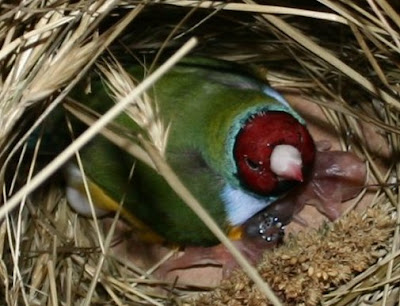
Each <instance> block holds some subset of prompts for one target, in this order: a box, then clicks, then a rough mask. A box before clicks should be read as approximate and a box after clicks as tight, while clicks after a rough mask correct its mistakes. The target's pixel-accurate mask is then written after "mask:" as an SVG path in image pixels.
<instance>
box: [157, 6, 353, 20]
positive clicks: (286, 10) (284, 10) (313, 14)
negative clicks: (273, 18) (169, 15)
mask: <svg viewBox="0 0 400 306" xmlns="http://www.w3.org/2000/svg"><path fill="white" fill-rule="evenodd" d="M163 3H165V4H170V5H175V6H193V7H199V8H222V9H223V10H226V11H239V12H253V13H264V14H287V15H293V16H303V17H310V18H316V19H323V20H328V21H334V22H338V23H343V24H347V20H346V19H345V18H343V17H341V16H339V15H337V14H332V13H324V12H318V11H311V10H303V9H296V8H291V7H283V6H275V5H262V4H245V3H225V2H222V1H200V2H199V1H193V0H192V1H190V0H189V1H186V0H180V1H174V0H172V1H171V0H164V1H163Z"/></svg>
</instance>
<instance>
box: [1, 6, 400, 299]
mask: <svg viewBox="0 0 400 306" xmlns="http://www.w3.org/2000/svg"><path fill="white" fill-rule="evenodd" d="M145 2H146V1H143V2H142V1H134V2H132V3H130V4H129V5H128V4H123V3H119V2H117V1H101V0H97V1H93V2H91V3H90V4H88V2H87V1H77V2H74V3H70V2H52V1H38V0H32V1H30V2H27V3H26V4H21V5H19V6H13V5H7V4H1V7H2V10H1V16H0V25H1V26H0V29H1V30H0V40H1V42H2V44H1V47H0V60H1V67H2V78H1V81H0V82H1V83H0V86H1V91H0V97H1V100H0V101H1V103H0V118H1V120H0V160H1V164H2V167H1V177H2V182H3V184H2V186H3V201H4V203H5V204H4V205H3V207H2V208H1V209H0V216H1V218H3V220H4V222H2V223H1V226H0V279H1V282H0V283H1V286H0V287H1V289H0V290H1V291H0V292H1V293H2V294H1V296H2V297H3V298H4V300H3V301H0V303H1V304H3V303H4V304H9V305H17V304H18V305H20V304H21V305H23V304H26V305H35V304H37V305H44V304H48V305H56V304H66V305H71V304H74V305H75V304H84V305H89V304H97V303H98V304H116V305H126V304H138V303H147V304H154V305H164V304H165V303H167V302H171V303H176V304H179V303H181V301H182V300H187V299H186V295H187V294H190V291H189V290H188V289H190V288H180V289H186V290H185V291H182V290H178V288H174V284H166V283H162V282H160V281H157V280H155V279H153V278H152V277H151V276H150V275H149V274H150V272H151V271H141V270H140V269H139V268H137V267H135V266H134V263H132V262H121V261H120V259H118V258H115V257H114V256H113V255H111V254H109V251H108V247H109V245H110V244H111V243H112V239H111V235H110V233H103V232H102V230H101V228H102V227H101V226H100V225H99V224H97V222H94V221H91V220H89V219H85V218H81V217H78V216H77V215H76V214H75V213H73V212H72V211H71V210H70V208H69V207H68V205H67V204H66V203H65V199H64V198H63V193H62V191H60V189H59V187H58V186H56V185H57V184H52V183H48V184H47V185H45V187H41V188H40V189H39V191H37V192H36V193H35V194H34V195H28V192H30V191H31V190H33V189H35V188H36V187H37V186H38V185H39V183H40V180H38V179H37V176H34V173H35V171H34V168H35V167H37V166H35V163H34V162H32V163H31V160H32V161H35V160H36V156H35V153H33V154H32V153H30V152H28V151H32V149H31V148H29V149H27V146H26V140H27V138H28V137H29V135H30V134H31V133H32V131H33V130H34V129H35V127H36V126H38V125H39V124H40V122H41V121H43V118H45V117H46V116H48V115H49V113H51V111H52V110H53V109H54V108H55V107H56V106H57V105H58V104H60V103H61V102H62V101H63V99H64V97H65V96H66V95H67V94H68V92H69V91H70V90H71V88H73V86H74V85H75V84H76V83H77V82H78V81H79V80H81V79H82V78H84V76H85V74H86V73H87V71H88V70H89V69H91V68H92V67H93V64H94V63H95V61H96V60H97V58H98V57H99V56H100V55H102V54H103V53H104V51H105V50H106V49H107V48H108V47H109V46H110V45H111V50H112V52H113V53H114V54H119V53H120V52H121V50H124V49H125V48H128V49H129V50H130V52H131V53H132V54H133V55H134V56H135V57H139V58H143V57H144V56H145V55H146V54H147V53H149V52H150V53H152V52H157V53H158V56H156V58H158V59H159V60H158V62H159V63H162V62H163V60H161V58H163V57H165V55H170V54H173V53H175V51H176V50H177V49H179V48H180V47H181V46H182V45H183V44H184V42H186V41H188V40H189V38H191V37H192V36H196V37H198V40H199V44H198V47H197V48H196V53H197V54H199V55H207V56H213V57H219V58H224V59H228V60H233V61H239V62H243V63H246V64H248V65H255V66H259V67H267V69H268V70H267V72H266V73H265V74H264V75H263V77H266V78H267V79H268V80H269V82H270V83H271V84H272V85H273V86H274V87H276V88H278V89H279V88H286V89H293V90H298V91H299V90H300V92H301V93H302V94H304V95H305V96H306V97H308V99H309V100H310V101H312V102H315V103H317V104H319V105H320V107H321V108H322V110H323V111H324V113H325V115H326V117H327V118H328V120H329V122H330V124H331V125H332V126H333V127H334V128H335V129H336V131H337V133H338V135H340V137H341V143H342V147H343V149H351V150H352V151H354V152H356V153H358V154H359V155H361V156H363V157H365V159H366V160H367V161H368V164H369V167H370V170H371V173H370V177H369V181H370V182H371V183H373V184H378V185H381V186H382V187H381V188H376V197H375V199H374V200H373V201H371V206H379V207H384V209H375V211H380V213H381V214H382V215H383V216H381V217H382V220H386V219H385V218H384V217H386V216H389V217H390V218H395V219H396V220H395V223H396V224H398V223H399V221H400V219H399V218H400V214H399V213H398V210H399V203H400V201H399V196H400V194H399V189H398V188H397V187H396V186H397V184H398V179H399V174H400V168H399V164H398V162H397V159H396V156H398V149H399V136H398V135H399V131H398V120H399V119H398V118H399V116H398V111H399V109H400V99H399V93H400V86H399V83H398V80H399V77H400V69H399V64H398V59H399V54H400V35H399V32H400V31H399V28H400V17H399V14H398V12H399V9H400V7H399V6H398V5H397V4H396V3H395V1H393V3H391V2H388V1H387V0H366V1H362V0H360V1H345V0H343V1H339V0H338V1H329V0H323V1H318V2H315V3H313V5H312V4H310V3H308V4H304V5H302V4H297V5H291V7H285V6H284V5H283V4H280V5H279V6H266V5H259V4H256V3H255V2H254V1H242V2H240V3H239V2H238V3H229V4H225V3H223V2H210V1H202V2H198V1H170V0H165V1H159V3H158V4H157V5H155V4H154V3H152V5H147V6H146V4H145ZM147 2H149V3H151V2H152V1H147ZM396 6H397V7H396ZM152 16H158V18H156V19H157V20H155V18H153V17H152ZM145 25H146V26H145ZM126 28H128V31H125V32H124V33H123V34H122V36H120V34H121V33H122V32H123V31H124V30H125V29H126ZM117 37H119V39H118V40H116V38H117ZM185 52H187V51H185ZM151 70H152V69H151ZM263 71H264V70H260V74H262V73H263ZM125 100H128V99H125ZM310 103H311V102H310ZM121 109H122V107H121ZM161 116H162V114H161ZM105 120H106V119H103V123H105V122H106V121H105ZM360 123H368V124H370V125H371V126H372V127H373V129H377V130H379V133H380V134H381V135H382V136H383V138H384V139H385V140H386V141H387V143H388V144H389V147H390V150H391V151H392V152H393V155H390V154H386V155H385V154H384V153H383V152H382V150H380V149H379V148H376V147H371V146H370V145H369V144H368V143H367V142H366V137H365V134H364V132H365V131H364V129H363V128H362V126H361V125H360ZM93 133H94V132H93ZM89 136H90V135H89ZM86 141H87V140H86ZM84 142H85V141H82V142H81V143H79V142H78V144H77V145H76V148H77V147H78V146H79V145H83V144H84ZM134 146H136V147H135V148H136V149H133V150H132V151H133V154H139V155H140V154H141V155H140V156H142V158H144V159H147V161H148V162H153V163H154V164H155V165H156V166H157V167H160V165H161V167H164V168H162V169H164V170H165V172H163V173H164V175H165V176H166V178H167V179H171V172H170V171H169V170H168V168H165V167H167V165H165V163H163V161H162V158H159V159H157V158H156V159H154V158H155V156H156V157H157V156H158V155H157V154H158V153H157V150H156V151H155V152H153V153H151V152H152V150H151V148H152V146H151V145H149V144H146V143H143V142H142V143H139V146H138V144H134ZM161 147H162V144H161ZM73 151H74V149H73V148H72V149H70V153H69V154H73ZM153 151H154V150H153ZM138 152H139V153H138ZM149 153H150V156H151V158H150V159H149V157H148V155H149ZM146 156H147V157H146ZM388 156H393V158H388ZM64 158H66V155H65V156H64ZM382 164H384V165H385V167H382ZM57 167H58V166H57ZM57 167H54V168H53V171H54V170H56V168H57ZM49 175H50V172H48V174H44V175H43V176H41V177H39V178H40V179H45V178H46V177H48V176H49ZM35 177H36V178H35ZM25 182H26V183H27V185H25V186H30V187H23V188H25V189H23V190H22V192H21V191H20V192H16V191H17V190H18V189H19V188H21V186H23V185H24V184H25ZM32 182H33V183H32ZM387 183H391V184H394V185H388V184H387ZM182 191H184V189H183V186H181V187H179V188H178V192H182ZM11 195H14V196H13V197H11ZM12 208H15V210H13V211H12V212H11V210H12ZM204 218H205V219H207V216H205V217H204ZM353 218H361V219H363V218H364V219H365V218H368V217H367V216H364V217H353ZM377 218H380V217H377ZM350 219H351V218H350ZM357 220H359V219H357ZM343 222H345V221H343ZM353 222H354V220H353ZM360 222H361V221H360ZM368 225H369V226H370V227H369V228H368ZM371 226H373V222H370V223H367V224H366V227H367V229H366V230H365V233H366V235H370V233H371V232H370V231H368V229H369V230H372V229H371ZM389 232H390V233H389ZM111 233H112V231H111ZM387 233H389V236H391V238H390V239H385V240H384V241H380V240H379V237H376V240H373V241H371V240H368V242H367V241H366V242H365V243H366V246H367V245H369V246H374V245H376V244H381V246H382V248H383V249H385V250H387V251H386V252H384V253H379V254H376V253H374V254H372V253H371V254H369V255H371V256H372V255H373V256H372V257H373V260H372V259H371V260H367V261H366V262H367V263H368V264H367V266H363V267H362V268H360V269H354V271H352V272H351V273H349V276H348V277H347V278H346V279H345V280H346V282H345V283H344V284H343V282H337V283H330V284H329V286H326V287H321V290H320V291H319V292H318V294H316V295H315V296H317V301H319V300H320V299H322V301H323V303H324V304H327V305H344V304H348V303H354V305H359V304H360V303H362V301H363V302H365V303H367V302H368V303H380V304H384V305H385V304H387V305H390V304H392V303H394V302H393V301H396V299H397V300H398V296H399V291H398V278H399V275H400V270H399V265H398V260H399V255H400V253H399V245H398V241H399V229H398V227H397V226H394V225H393V228H392V230H391V231H387ZM352 234H356V232H354V231H353V232H350V233H349V235H352ZM315 235H317V237H319V236H318V234H315ZM368 237H369V238H371V236H368ZM374 237H375V236H374ZM221 239H223V238H222V237H221ZM298 239H302V238H301V237H299V238H298ZM316 239H317V238H316ZM349 240H351V239H350V238H349ZM366 240H367V239H366ZM294 241H296V240H294ZM294 244H295V242H294ZM287 247H290V246H287ZM366 249H368V248H367V247H366ZM292 251H293V249H292ZM288 252H289V251H288ZM354 252H355V251H354ZM376 258H380V261H378V262H376ZM244 265H245V263H244ZM265 265H268V262H267V263H264V267H265ZM262 267H263V265H262V266H261V268H260V269H263V268H262ZM284 268H285V267H283V269H284ZM248 270H249V271H251V268H248ZM263 271H264V272H265V271H268V270H263ZM307 271H308V270H307ZM307 271H305V272H304V273H305V275H306V274H307V273H308V274H312V273H309V272H307ZM362 271H364V272H362ZM356 272H357V273H359V274H358V275H357V276H356ZM360 272H362V273H360ZM261 274H262V276H264V277H266V278H267V279H268V277H267V276H265V274H268V273H267V272H265V273H264V274H263V273H261ZM253 277H256V278H257V275H255V276H253ZM289 282H290V280H289ZM237 284H238V283H236V284H234V285H237ZM271 284H272V285H274V284H273V283H271ZM339 285H341V287H338V286H339ZM155 288H164V289H167V290H166V291H157V290H155ZM275 290H276V288H275ZM264 291H267V292H268V288H266V289H265V288H264ZM165 292H167V293H165ZM279 294H280V298H282V299H283V300H284V301H289V299H288V296H287V295H285V294H281V293H279ZM247 298H250V297H249V296H247ZM300 300H301V299H300ZM244 301H246V296H244V299H243V300H242V304H240V303H239V302H238V303H239V304H238V303H236V304H232V305H245V302H244ZM301 301H305V302H306V303H307V302H308V301H307V300H306V299H305V298H304V299H303V300H301ZM276 303H277V302H276Z"/></svg>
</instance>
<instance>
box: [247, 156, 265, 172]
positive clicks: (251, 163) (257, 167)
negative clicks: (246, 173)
mask: <svg viewBox="0 0 400 306" xmlns="http://www.w3.org/2000/svg"><path fill="white" fill-rule="evenodd" d="M244 160H245V162H246V164H247V166H248V167H249V168H250V169H251V170H253V171H258V170H260V167H261V163H260V162H256V161H254V160H251V159H249V158H247V157H245V159H244Z"/></svg>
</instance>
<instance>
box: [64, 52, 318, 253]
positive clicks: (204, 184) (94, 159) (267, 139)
mask: <svg viewBox="0 0 400 306" xmlns="http://www.w3.org/2000/svg"><path fill="white" fill-rule="evenodd" d="M126 70H127V71H128V72H129V73H130V74H131V75H132V77H133V78H134V79H137V80H140V79H142V78H143V74H144V72H143V68H142V67H141V66H140V65H137V66H135V67H129V68H127V69H126ZM104 87H105V85H104V84H103V83H102V82H100V81H93V83H92V93H91V94H87V95H85V94H83V93H82V92H81V93H79V94H78V95H77V96H78V99H79V101H80V102H82V103H84V104H85V105H86V106H88V107H90V108H92V109H94V110H95V111H97V112H99V113H103V112H104V111H106V110H107V109H108V108H110V107H111V106H112V105H113V103H114V102H113V100H112V99H111V98H110V97H109V95H108V94H107V90H106V89H105V88H104ZM147 94H148V96H149V97H150V99H151V100H152V101H153V102H154V103H155V105H156V108H157V114H159V117H160V122H162V124H163V125H164V132H165V135H167V137H166V142H165V143H166V145H165V151H164V153H163V155H164V157H165V159H166V161H167V162H168V163H169V165H170V166H171V167H172V169H173V170H174V171H175V172H176V174H177V175H178V177H179V178H180V179H181V180H182V182H183V183H184V184H185V185H186V187H187V188H188V189H189V190H190V192H191V193H192V194H193V195H194V196H195V197H196V198H197V199H198V200H199V202H200V203H201V204H202V205H203V207H204V208H205V209H206V210H207V211H208V212H209V214H210V215H211V216H212V218H213V219H214V220H215V221H216V222H217V223H218V224H219V225H220V227H221V228H222V229H224V230H225V231H226V233H227V234H228V235H229V236H230V237H231V238H232V239H233V240H235V239H240V237H241V234H242V233H241V226H242V225H243V224H245V223H246V221H247V220H249V219H250V218H251V217H253V216H254V215H256V214H257V213H259V212H260V211H262V210H263V209H265V208H267V207H268V206H269V205H271V203H273V202H274V201H276V200H277V199H279V198H280V197H282V196H283V195H285V194H287V193H288V192H289V191H290V190H291V189H292V188H293V187H294V186H296V185H298V184H301V182H302V181H303V180H304V178H305V177H306V176H307V174H308V173H309V172H310V169H311V167H312V164H313V161H314V156H315V146H314V143H313V140H312V138H311V136H310V134H309V132H308V131H307V128H306V126H305V122H304V120H303V119H302V118H301V117H300V116H299V115H298V114H297V113H296V112H295V111H294V110H293V109H292V108H291V107H290V105H289V104H288V103H287V102H286V100H285V99H284V98H283V97H282V96H281V95H280V94H278V93H277V92H276V91H274V90H273V89H272V88H270V87H269V86H268V85H267V84H265V83H264V82H262V81H261V80H259V79H258V78H257V77H255V75H253V74H252V73H251V72H249V71H248V70H246V69H244V68H242V67H241V66H239V65H236V64H233V63H230V62H225V61H219V60H211V59H202V58H195V59H186V60H184V61H182V62H181V63H179V64H178V65H176V66H175V67H174V68H172V69H171V70H170V71H169V72H168V73H167V74H166V75H165V76H164V77H163V78H161V79H160V80H159V81H158V82H157V83H156V84H155V85H154V86H153V88H152V89H151V90H149V91H148V93H147ZM114 123H115V124H117V125H119V126H120V127H121V129H120V130H121V131H125V132H126V133H127V134H129V133H132V134H135V133H138V132H141V130H142V129H141V128H140V127H139V125H138V124H137V123H135V122H134V121H133V120H132V119H131V118H130V117H129V116H128V115H126V114H124V115H122V116H120V117H119V118H117V119H116V121H115V122H114ZM143 129H146V128H145V127H144V128H143ZM80 157H81V159H82V163H83V168H84V173H85V176H86V178H87V179H88V182H89V187H90V191H91V197H92V199H93V202H94V204H95V206H96V207H99V208H101V210H105V211H116V210H117V209H118V207H119V203H123V204H122V205H123V211H122V215H123V216H124V217H125V218H126V219H127V220H128V221H130V222H131V223H132V224H133V226H134V227H135V228H137V230H138V232H139V233H142V234H139V235H141V236H142V238H143V239H145V240H148V241H156V242H161V241H165V242H171V243H175V244H179V245H191V246H210V245H214V244H216V243H218V241H217V239H216V237H215V236H214V235H213V234H212V233H211V232H210V230H209V229H208V228H207V227H206V226H205V225H204V224H203V222H202V221H201V220H200V219H199V218H198V217H197V216H196V215H195V214H194V213H193V212H192V211H191V209H190V208H188V207H187V206H186V204H185V203H184V202H183V201H182V200H181V199H180V198H179V197H178V196H177V195H176V194H175V192H174V191H173V190H172V189H171V188H170V187H169V185H168V184H167V183H166V182H165V180H164V179H163V178H162V177H161V176H160V175H159V174H158V173H157V172H156V171H155V170H154V169H153V168H151V167H149V166H148V165H146V164H145V163H143V162H140V161H139V160H135V158H134V157H132V156H131V155H129V154H128V153H126V152H125V151H123V150H122V149H120V148H118V147H117V146H115V145H114V144H112V143H111V142H110V141H108V140H107V139H105V138H103V137H102V136H97V137H96V138H95V139H93V140H92V141H91V142H90V143H89V144H88V145H87V146H86V147H85V148H84V149H83V150H82V151H81V152H80ZM132 167H134V170H133V175H132V177H130V173H131V169H132ZM82 181H83V179H82V173H81V172H80V171H79V170H78V167H77V165H76V162H75V161H71V162H70V163H69V164H68V165H67V166H66V182H67V197H68V201H69V202H70V203H71V205H72V206H73V207H75V208H76V209H77V210H78V211H82V212H86V213H87V210H86V211H85V207H86V208H87V205H86V204H85V203H87V196H86V194H85V192H84V188H83V186H82ZM85 205H86V206H85Z"/></svg>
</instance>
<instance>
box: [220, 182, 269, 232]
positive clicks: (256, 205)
mask: <svg viewBox="0 0 400 306" xmlns="http://www.w3.org/2000/svg"><path fill="white" fill-rule="evenodd" d="M221 195H222V200H223V201H224V203H225V210H226V213H227V214H228V219H229V221H230V223H231V224H232V225H239V224H242V223H244V222H246V221H247V220H248V219H249V218H251V217H252V216H254V215H255V214H256V213H258V212H259V211H260V210H262V209H264V208H265V207H267V206H268V205H270V204H271V203H272V202H274V201H275V200H276V199H277V198H276V197H270V198H265V199H258V198H256V197H253V196H251V195H250V194H248V193H245V192H243V191H242V190H240V189H236V188H233V187H232V186H230V185H226V186H225V187H224V189H223V190H222V194H221Z"/></svg>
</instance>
